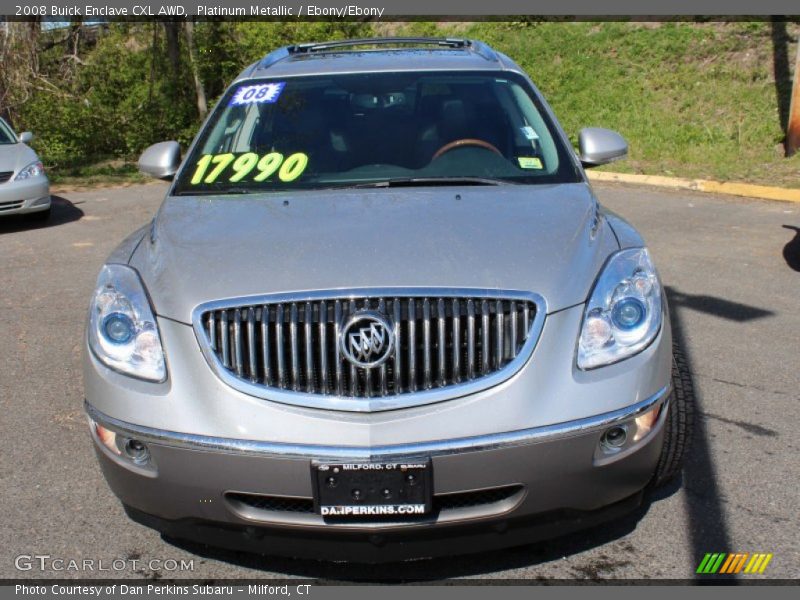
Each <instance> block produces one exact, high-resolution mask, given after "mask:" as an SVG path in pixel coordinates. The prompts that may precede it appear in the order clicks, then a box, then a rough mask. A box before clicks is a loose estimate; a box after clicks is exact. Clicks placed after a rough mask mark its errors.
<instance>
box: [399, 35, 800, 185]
mask: <svg viewBox="0 0 800 600" xmlns="http://www.w3.org/2000/svg"><path fill="white" fill-rule="evenodd" d="M771 27H772V24H771V23H768V22H735V23H682V22H676V23H624V22H602V23H591V22H575V23H570V22H560V23H559V22H543V23H535V22H516V23H469V24H464V23H459V24H444V23H442V24H438V25H432V24H430V23H409V24H407V25H405V26H404V27H403V28H401V29H400V30H399V31H397V32H396V33H395V34H396V35H402V34H406V33H409V34H411V33H419V34H428V35H430V34H431V33H434V34H436V35H454V36H464V37H471V38H477V39H481V40H483V41H485V42H487V43H489V44H490V45H492V46H493V47H494V48H496V49H497V50H499V51H501V52H503V53H505V54H507V55H508V56H510V57H511V58H512V59H513V60H515V61H516V62H517V63H518V64H519V65H520V66H521V67H522V68H523V69H524V70H525V71H526V72H527V73H528V74H529V75H530V76H531V78H532V79H533V80H534V82H535V83H536V85H537V86H538V87H539V89H540V90H541V91H542V92H543V94H544V95H545V97H546V98H547V100H548V101H549V102H550V104H551V105H552V106H553V109H554V111H555V113H556V115H557V116H558V118H559V120H560V122H561V124H562V125H563V127H564V129H565V130H566V131H567V133H568V134H569V135H570V138H571V139H572V141H573V143H575V142H576V140H577V133H578V131H579V130H580V128H581V127H585V126H590V125H594V126H598V127H608V128H610V129H615V130H617V131H619V132H620V133H621V134H622V135H624V136H625V137H626V139H627V140H628V142H629V144H630V156H629V159H628V160H627V161H623V162H618V163H614V164H613V165H610V166H609V167H607V170H611V171H622V172H630V173H643V174H648V175H670V176H679V177H691V178H703V179H716V180H720V181H746V182H753V183H761V184H765V185H779V186H785V187H800V177H798V173H799V172H800V155H798V156H795V157H794V158H791V159H786V158H784V157H783V147H782V144H781V142H782V140H783V131H782V129H781V123H780V116H779V110H778V101H777V93H776V86H775V75H774V65H773V60H774V59H773V41H772V30H771ZM787 33H788V36H789V38H790V39H791V40H793V41H796V40H797V36H798V33H800V24H798V23H789V24H788V25H787ZM796 51H797V50H796V45H794V44H790V45H789V46H788V48H787V53H788V56H789V57H790V58H791V60H792V61H793V60H794V56H795V52H796Z"/></svg>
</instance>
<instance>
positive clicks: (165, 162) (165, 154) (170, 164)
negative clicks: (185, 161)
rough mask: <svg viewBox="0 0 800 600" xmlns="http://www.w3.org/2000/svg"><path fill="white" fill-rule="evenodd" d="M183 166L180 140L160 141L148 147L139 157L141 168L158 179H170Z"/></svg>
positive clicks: (146, 173) (143, 171)
mask: <svg viewBox="0 0 800 600" xmlns="http://www.w3.org/2000/svg"><path fill="white" fill-rule="evenodd" d="M180 166H181V147H180V145H179V144H178V142H159V143H158V144H153V145H152V146H150V147H149V148H147V149H146V150H145V151H144V152H142V155H141V156H140V157H139V170H140V171H141V172H142V173H144V174H145V175H150V176H151V177H155V178H156V179H166V180H168V181H169V180H170V179H172V178H173V177H174V176H175V173H177V172H178V167H180Z"/></svg>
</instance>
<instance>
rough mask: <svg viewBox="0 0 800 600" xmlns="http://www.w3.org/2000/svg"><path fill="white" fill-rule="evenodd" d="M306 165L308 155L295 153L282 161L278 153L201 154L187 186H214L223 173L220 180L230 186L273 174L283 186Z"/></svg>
mask: <svg viewBox="0 0 800 600" xmlns="http://www.w3.org/2000/svg"><path fill="white" fill-rule="evenodd" d="M307 166H308V155H307V154H304V153H302V152H295V153H294V154H290V155H289V156H288V157H285V158H284V156H283V154H281V153H280V152H270V153H269V154H264V155H263V156H259V155H258V154H256V153H255V152H246V153H244V154H240V155H238V156H237V155H235V154H231V153H228V154H205V155H204V156H202V157H201V158H200V160H198V161H197V165H196V166H195V171H194V175H192V179H191V180H190V182H189V183H190V184H191V185H200V184H203V183H214V182H215V181H217V180H218V179H220V176H221V175H223V173H224V174H225V176H224V177H222V178H221V180H222V181H229V182H231V183H238V182H240V181H243V180H245V179H248V178H249V179H250V180H252V181H257V182H259V183H260V182H262V181H266V180H267V179H269V178H270V177H272V176H273V175H275V173H277V174H278V179H279V180H280V181H282V182H283V183H291V182H292V181H294V180H295V179H297V178H298V177H300V175H302V174H303V171H305V170H306V167H307ZM228 167H230V170H229V169H228ZM226 171H227V172H226ZM251 175H252V177H251Z"/></svg>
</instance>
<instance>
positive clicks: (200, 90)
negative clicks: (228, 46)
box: [184, 20, 208, 119]
mask: <svg viewBox="0 0 800 600" xmlns="http://www.w3.org/2000/svg"><path fill="white" fill-rule="evenodd" d="M184 28H185V31H186V45H187V46H188V47H189V63H190V65H191V68H192V76H193V77H194V91H195V94H196V96H197V113H198V114H199V115H200V118H201V119H205V118H206V115H207V114H208V102H207V101H206V90H205V88H204V87H203V82H202V80H201V79H200V71H199V69H198V66H197V52H196V51H195V47H194V23H193V22H192V21H190V20H187V21H186V22H185V24H184Z"/></svg>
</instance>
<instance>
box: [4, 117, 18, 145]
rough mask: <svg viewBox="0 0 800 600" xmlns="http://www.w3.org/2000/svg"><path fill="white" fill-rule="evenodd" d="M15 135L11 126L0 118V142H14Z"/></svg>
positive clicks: (15, 140)
mask: <svg viewBox="0 0 800 600" xmlns="http://www.w3.org/2000/svg"><path fill="white" fill-rule="evenodd" d="M16 143H17V136H15V135H14V132H13V131H11V128H10V127H9V126H8V125H6V122H5V121H3V119H0V144H16Z"/></svg>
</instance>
